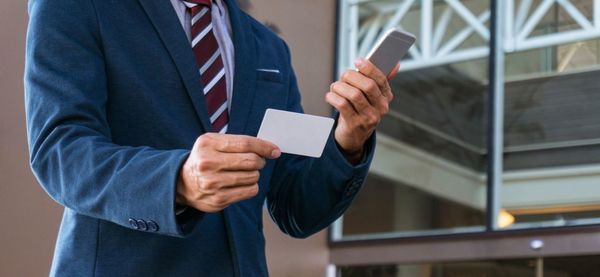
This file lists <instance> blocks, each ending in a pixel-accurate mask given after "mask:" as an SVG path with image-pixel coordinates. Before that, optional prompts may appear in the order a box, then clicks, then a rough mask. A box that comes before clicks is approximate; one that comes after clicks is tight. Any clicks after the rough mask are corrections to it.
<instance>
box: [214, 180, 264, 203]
mask: <svg viewBox="0 0 600 277" xmlns="http://www.w3.org/2000/svg"><path fill="white" fill-rule="evenodd" d="M258 191H259V187H258V184H253V185H251V186H245V187H233V188H228V189H226V190H223V191H222V193H223V198H225V199H226V200H227V202H228V203H229V205H231V204H234V203H237V202H240V201H243V200H246V199H250V198H252V197H254V196H256V195H257V194H258Z"/></svg>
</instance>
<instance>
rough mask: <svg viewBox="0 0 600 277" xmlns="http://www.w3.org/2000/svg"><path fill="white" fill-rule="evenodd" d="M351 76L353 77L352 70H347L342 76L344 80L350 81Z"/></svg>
mask: <svg viewBox="0 0 600 277" xmlns="http://www.w3.org/2000/svg"><path fill="white" fill-rule="evenodd" d="M351 76H352V71H351V70H346V71H344V73H343V74H342V80H348V79H350V77H351Z"/></svg>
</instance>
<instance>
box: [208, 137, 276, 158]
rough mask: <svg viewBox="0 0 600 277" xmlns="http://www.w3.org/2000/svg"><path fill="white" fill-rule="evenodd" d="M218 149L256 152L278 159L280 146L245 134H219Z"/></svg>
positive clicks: (226, 151) (222, 150) (265, 156)
mask: <svg viewBox="0 0 600 277" xmlns="http://www.w3.org/2000/svg"><path fill="white" fill-rule="evenodd" d="M218 135H219V137H217V140H218V141H217V145H216V150H217V151H219V152H224V153H255V154H257V155H259V156H261V157H264V158H269V159H276V158H279V156H280V155H281V151H280V150H279V148H278V147H277V146H276V145H275V144H273V143H271V142H268V141H266V140H262V139H258V138H255V137H250V136H244V135H229V134H218Z"/></svg>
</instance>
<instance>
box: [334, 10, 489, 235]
mask: <svg viewBox="0 0 600 277" xmlns="http://www.w3.org/2000/svg"><path fill="white" fill-rule="evenodd" d="M425 2H427V3H429V4H422V3H421V1H383V0H381V1H377V0H376V1H361V2H360V3H359V4H348V5H346V6H343V7H345V8H342V10H343V11H346V13H344V12H342V14H341V16H342V21H344V22H346V23H343V24H341V26H342V27H341V28H349V26H350V27H351V26H353V25H356V26H355V28H354V29H352V28H350V29H348V31H347V32H345V31H344V30H342V32H340V34H341V36H340V40H341V43H340V45H342V48H343V49H341V51H340V57H339V60H340V64H341V65H342V66H341V67H340V72H341V70H344V69H345V68H351V66H349V65H350V64H351V62H352V60H353V58H354V57H356V56H363V57H364V55H366V54H367V52H368V51H369V50H370V49H371V47H372V46H373V44H374V43H375V41H376V40H377V38H378V37H379V36H380V35H382V34H383V33H385V31H386V30H388V29H389V28H391V27H400V28H403V29H405V30H407V31H409V32H412V33H414V34H416V35H417V38H418V39H417V43H416V45H415V46H413V48H412V51H411V52H410V53H409V54H408V55H407V57H405V59H404V60H403V61H402V62H401V72H400V73H399V74H398V75H397V76H396V77H395V78H394V79H393V80H392V81H391V82H390V83H391V86H392V88H393V91H394V93H395V98H394V100H393V102H392V103H391V111H390V113H389V114H388V115H387V116H386V117H385V118H384V119H383V120H382V122H381V124H380V126H379V128H378V145H377V150H376V155H375V160H374V162H373V165H372V168H371V174H370V177H369V178H368V179H367V180H366V183H365V185H364V187H363V190H362V191H361V193H360V194H359V195H358V197H357V198H356V200H355V201H354V203H353V204H352V206H351V207H350V208H349V210H348V211H347V212H346V213H345V216H344V218H343V220H342V221H340V222H338V224H337V227H336V228H337V230H336V232H335V233H337V234H338V235H337V236H338V237H337V238H338V239H339V238H342V237H343V238H345V239H352V238H355V239H356V238H364V237H369V236H375V237H381V236H407V235H427V234H447V233H457V232H480V231H483V230H484V229H485V228H484V225H485V214H486V212H485V207H486V200H485V195H486V181H485V179H486V141H487V136H486V132H487V131H486V130H487V129H486V126H487V123H486V121H487V116H486V113H487V111H486V110H487V108H486V107H487V105H488V104H487V92H488V89H487V84H488V60H489V59H488V52H489V45H488V44H489V43H488V41H487V40H488V39H489V32H487V31H485V32H484V31H481V30H479V31H478V30H477V29H476V28H473V27H472V26H471V24H470V23H469V22H468V20H471V19H472V20H475V21H476V22H478V23H477V24H478V27H479V28H478V29H486V28H489V15H490V1H488V0H486V1H482V0H473V1H460V2H459V3H458V4H452V5H451V4H448V3H445V2H444V1H423V3H425ZM467 19H468V20H467ZM344 49H345V50H344Z"/></svg>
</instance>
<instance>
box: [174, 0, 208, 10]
mask: <svg viewBox="0 0 600 277" xmlns="http://www.w3.org/2000/svg"><path fill="white" fill-rule="evenodd" d="M181 1H182V2H183V4H184V5H185V6H186V7H188V8H190V9H191V8H193V7H196V6H198V5H200V6H205V7H207V8H210V7H211V4H212V3H211V2H212V0H181Z"/></svg>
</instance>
